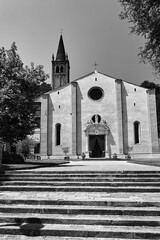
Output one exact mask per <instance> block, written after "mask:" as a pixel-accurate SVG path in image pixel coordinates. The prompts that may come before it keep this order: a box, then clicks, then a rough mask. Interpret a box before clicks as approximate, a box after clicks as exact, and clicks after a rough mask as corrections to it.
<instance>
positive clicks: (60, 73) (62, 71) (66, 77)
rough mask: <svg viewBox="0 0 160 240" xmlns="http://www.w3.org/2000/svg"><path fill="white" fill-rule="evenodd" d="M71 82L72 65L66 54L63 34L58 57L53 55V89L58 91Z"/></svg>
mask: <svg viewBox="0 0 160 240" xmlns="http://www.w3.org/2000/svg"><path fill="white" fill-rule="evenodd" d="M69 82H70V64H69V59H68V55H67V54H66V53H65V48H64V43H63V37H62V33H61V35H60V39H59V44H58V49H57V55H56V58H55V59H54V56H53V55H52V88H53V89H57V88H59V87H62V86H65V85H66V84H67V83H69Z"/></svg>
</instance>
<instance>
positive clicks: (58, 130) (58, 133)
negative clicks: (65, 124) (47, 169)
mask: <svg viewBox="0 0 160 240" xmlns="http://www.w3.org/2000/svg"><path fill="white" fill-rule="evenodd" d="M55 130H56V132H55V133H56V146H59V145H60V144H61V124H60V123H57V124H56V126H55Z"/></svg>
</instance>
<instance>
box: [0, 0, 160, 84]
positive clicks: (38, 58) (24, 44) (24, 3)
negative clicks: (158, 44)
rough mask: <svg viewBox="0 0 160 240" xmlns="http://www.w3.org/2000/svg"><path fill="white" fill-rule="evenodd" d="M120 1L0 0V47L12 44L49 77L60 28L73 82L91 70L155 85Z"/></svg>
mask: <svg viewBox="0 0 160 240" xmlns="http://www.w3.org/2000/svg"><path fill="white" fill-rule="evenodd" d="M121 10H122V7H121V6H120V3H119V2H118V0H0V33H1V34H0V48H1V47H5V48H6V49H9V48H10V46H11V44H12V43H13V42H15V43H16V46H17V48H18V54H19V55H20V57H21V59H22V61H23V63H24V65H30V63H31V62H34V63H35V65H39V64H40V65H43V66H44V70H45V72H46V73H48V74H49V75H50V76H51V59H52V54H53V53H54V55H55V56H56V53H57V48H58V43H59V38H60V34H61V31H62V35H63V40H64V45H65V50H66V52H67V53H68V57H69V61H70V67H71V69H70V75H71V77H70V78H71V79H70V80H71V81H73V80H75V79H77V78H79V77H82V76H84V75H86V74H88V73H91V72H93V71H94V68H95V67H94V64H95V62H96V63H97V64H98V65H97V71H99V72H102V73H104V74H107V75H109V76H112V77H114V78H118V79H122V80H125V81H128V82H131V83H134V84H138V85H139V84H141V83H142V82H143V81H144V80H149V81H152V82H155V83H158V81H159V80H158V79H156V77H155V75H154V74H153V71H152V69H151V67H150V66H149V65H148V64H143V63H140V59H139V57H138V56H137V55H138V52H139V47H141V46H143V45H144V39H143V38H142V37H138V36H136V35H134V34H129V32H130V30H129V26H130V25H129V23H127V21H122V20H120V19H119V13H120V12H121Z"/></svg>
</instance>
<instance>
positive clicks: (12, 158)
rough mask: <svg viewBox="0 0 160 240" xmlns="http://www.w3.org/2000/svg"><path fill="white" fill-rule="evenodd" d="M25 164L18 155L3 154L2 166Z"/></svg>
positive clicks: (5, 152)
mask: <svg viewBox="0 0 160 240" xmlns="http://www.w3.org/2000/svg"><path fill="white" fill-rule="evenodd" d="M22 163H25V161H24V158H23V157H22V156H20V155H19V154H17V153H9V152H7V151H4V152H3V154H2V164H22Z"/></svg>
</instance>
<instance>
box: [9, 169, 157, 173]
mask: <svg viewBox="0 0 160 240" xmlns="http://www.w3.org/2000/svg"><path fill="white" fill-rule="evenodd" d="M56 169H57V170H54V171H53V170H52V171H51V170H43V171H41V170H35V169H34V170H31V169H30V170H6V171H5V173H6V174H7V173H9V174H10V173H18V174H25V173H27V174H33V173H37V174H38V173H40V174H41V173H44V174H58V175H59V174H61V175H64V174H68V175H77V174H83V175H86V174H88V175H91V174H93V175H111V174H116V175H121V174H129V175H130V174H136V175H137V174H142V175H146V174H147V175H148V174H149V175H150V174H159V175H160V171H153V170H152V171H136V170H135V171H122V170H121V171H88V170H86V171H77V170H73V171H72V168H71V169H70V170H69V171H61V170H60V171H59V170H58V168H56Z"/></svg>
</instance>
